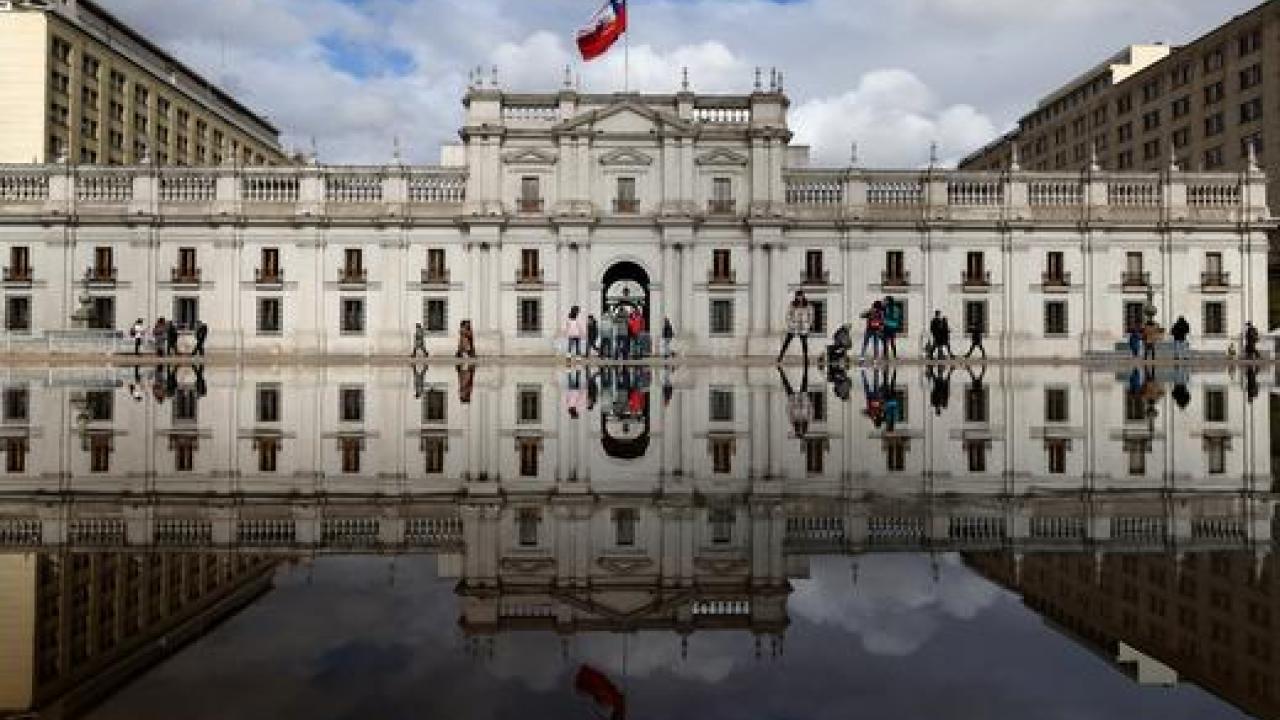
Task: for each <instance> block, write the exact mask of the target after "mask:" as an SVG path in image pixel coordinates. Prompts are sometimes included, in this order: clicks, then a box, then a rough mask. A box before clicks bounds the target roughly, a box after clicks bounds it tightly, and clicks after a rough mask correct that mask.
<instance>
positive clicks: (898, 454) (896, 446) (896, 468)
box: [881, 437, 911, 473]
mask: <svg viewBox="0 0 1280 720" xmlns="http://www.w3.org/2000/svg"><path fill="white" fill-rule="evenodd" d="M881 447H882V448H883V449H884V468H885V470H887V471H888V472H892V473H899V472H903V471H905V470H906V469H907V453H909V452H910V451H911V441H910V440H908V439H907V438H901V437H885V438H884V440H883V441H882V442H881Z"/></svg>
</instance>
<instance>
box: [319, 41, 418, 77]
mask: <svg viewBox="0 0 1280 720" xmlns="http://www.w3.org/2000/svg"><path fill="white" fill-rule="evenodd" d="M320 46H321V47H323V48H324V51H325V59H326V61H327V62H328V63H329V65H331V66H333V67H334V68H337V69H338V70H341V71H342V72H345V73H348V74H350V75H353V76H355V77H357V78H360V79H365V78H374V77H385V76H391V77H403V76H405V75H408V74H410V73H412V72H413V71H414V69H415V67H416V65H415V64H414V61H413V56H412V55H410V54H409V53H408V52H407V51H405V50H401V49H399V48H394V47H386V46H383V45H379V44H375V43H366V42H355V41H353V40H352V39H351V38H348V37H344V36H343V35H341V34H338V33H331V34H329V35H325V36H324V37H322V38H320Z"/></svg>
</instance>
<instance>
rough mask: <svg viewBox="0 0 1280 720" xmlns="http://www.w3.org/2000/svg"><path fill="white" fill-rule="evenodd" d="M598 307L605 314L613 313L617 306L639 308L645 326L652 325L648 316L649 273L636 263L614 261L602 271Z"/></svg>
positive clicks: (629, 309)
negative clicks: (602, 276)
mask: <svg viewBox="0 0 1280 720" xmlns="http://www.w3.org/2000/svg"><path fill="white" fill-rule="evenodd" d="M600 288H601V298H600V307H601V309H602V310H603V312H604V313H606V314H613V313H616V312H617V311H618V309H619V308H626V310H627V311H628V312H630V311H631V309H632V308H636V307H638V308H640V312H641V313H642V314H643V315H644V324H645V326H646V327H653V318H652V317H651V316H650V307H649V306H650V292H649V273H647V272H645V270H644V268H642V267H640V266H639V265H637V264H636V263H633V262H630V261H624V262H620V263H615V264H614V265H612V266H611V267H610V268H609V269H608V270H606V271H605V273H604V278H603V280H602V281H601V283H600Z"/></svg>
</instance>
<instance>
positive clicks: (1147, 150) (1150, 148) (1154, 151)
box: [1142, 138, 1160, 160]
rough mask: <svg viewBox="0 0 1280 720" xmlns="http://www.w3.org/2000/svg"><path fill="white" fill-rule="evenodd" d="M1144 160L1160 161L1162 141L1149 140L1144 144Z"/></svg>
mask: <svg viewBox="0 0 1280 720" xmlns="http://www.w3.org/2000/svg"><path fill="white" fill-rule="evenodd" d="M1142 159H1143V160H1159V159H1160V139H1159V138H1156V139H1155V140H1148V141H1146V142H1144V143H1142Z"/></svg>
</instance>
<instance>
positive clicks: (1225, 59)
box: [960, 2, 1280, 211]
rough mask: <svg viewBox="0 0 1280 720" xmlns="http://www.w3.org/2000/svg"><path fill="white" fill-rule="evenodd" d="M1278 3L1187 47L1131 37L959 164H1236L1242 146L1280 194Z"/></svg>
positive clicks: (1032, 167)
mask: <svg viewBox="0 0 1280 720" xmlns="http://www.w3.org/2000/svg"><path fill="white" fill-rule="evenodd" d="M1278 48H1280V5H1277V4H1276V3H1273V2H1264V3H1262V4H1261V5H1259V6H1258V7H1256V8H1254V9H1253V10H1252V11H1250V12H1247V13H1243V14H1241V15H1238V16H1236V17H1233V18H1231V19H1230V20H1228V21H1227V22H1226V23H1225V24H1223V25H1221V26H1220V27H1218V28H1215V29H1214V30H1212V31H1210V32H1209V33H1207V34H1205V35H1203V36H1201V37H1199V38H1196V39H1195V40H1192V41H1190V42H1188V43H1186V44H1185V45H1178V46H1166V45H1135V46H1132V47H1129V48H1127V49H1125V50H1123V51H1121V52H1120V53H1118V54H1117V55H1115V56H1114V57H1112V58H1110V59H1109V60H1107V61H1106V62H1104V63H1102V64H1100V65H1098V66H1097V67H1095V68H1093V69H1091V70H1089V71H1088V72H1086V73H1084V74H1083V75H1081V76H1079V77H1078V78H1076V79H1074V80H1072V81H1070V82H1068V83H1066V84H1065V85H1062V86H1061V87H1059V88H1057V89H1055V90H1053V91H1052V92H1050V93H1049V94H1047V95H1046V96H1045V97H1044V98H1043V99H1042V100H1041V101H1040V102H1039V103H1037V104H1036V107H1035V108H1034V109H1032V110H1030V111H1029V112H1028V113H1027V114H1026V115H1024V116H1023V117H1022V118H1021V119H1020V120H1019V121H1018V126H1017V128H1016V129H1015V130H1013V131H1012V132H1010V133H1009V134H1007V135H1005V136H1003V137H1000V138H998V139H996V140H995V141H994V142H992V143H991V144H990V145H988V146H986V147H984V148H982V149H980V150H978V151H976V152H974V153H973V154H972V155H970V156H969V157H967V158H965V159H964V160H963V161H961V163H960V168H961V169H962V170H975V171H976V170H985V171H1004V170H1007V169H1008V168H1009V167H1010V166H1011V164H1012V163H1013V161H1014V155H1015V153H1014V149H1015V148H1016V150H1017V153H1016V155H1017V161H1018V164H1019V165H1020V166H1021V167H1022V168H1023V169H1025V170H1029V171H1036V172H1054V171H1062V170H1084V169H1087V168H1089V167H1090V166H1091V165H1092V166H1096V167H1098V168H1100V169H1102V170H1106V171H1117V172H1147V173H1162V172H1167V171H1168V170H1169V168H1170V166H1171V165H1174V164H1176V166H1177V167H1178V168H1180V169H1182V170H1184V171H1206V172H1219V171H1223V170H1229V171H1242V170H1245V169H1246V168H1247V167H1248V166H1249V162H1250V161H1249V155H1250V149H1251V148H1252V152H1253V153H1254V155H1255V156H1256V161H1257V163H1258V164H1259V165H1260V166H1261V167H1262V169H1263V171H1264V172H1266V174H1267V176H1268V178H1269V180H1268V183H1269V187H1268V190H1269V191H1270V192H1269V197H1271V198H1273V201H1272V208H1273V211H1274V210H1275V208H1276V204H1275V203H1276V199H1280V192H1278V191H1280V186H1278V185H1277V184H1276V182H1277V180H1280V112H1277V111H1276V109H1275V106H1276V101H1277V98H1280V75H1277V74H1276V73H1275V72H1272V70H1274V68H1273V67H1271V65H1270V64H1269V62H1268V60H1267V58H1269V57H1272V56H1274V55H1275V54H1276V51H1277V49H1278Z"/></svg>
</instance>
